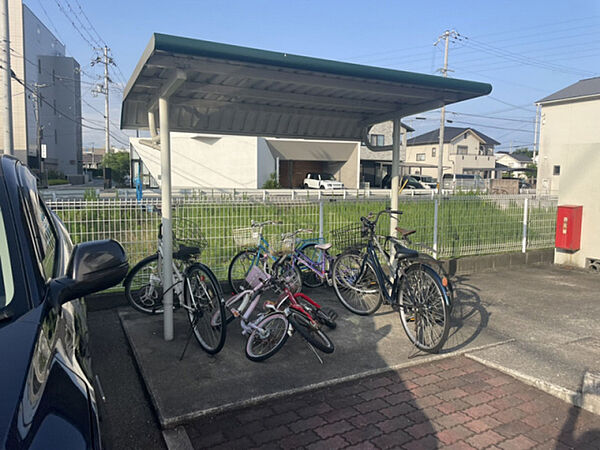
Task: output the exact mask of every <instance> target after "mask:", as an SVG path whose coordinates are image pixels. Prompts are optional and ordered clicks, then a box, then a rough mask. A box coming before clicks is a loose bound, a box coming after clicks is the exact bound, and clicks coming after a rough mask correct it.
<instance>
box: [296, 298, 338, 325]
mask: <svg viewBox="0 0 600 450" xmlns="http://www.w3.org/2000/svg"><path fill="white" fill-rule="evenodd" d="M295 300H296V302H297V303H298V304H299V305H300V306H302V309H304V310H305V311H306V312H307V313H309V314H310V315H311V317H312V318H313V319H316V320H317V321H319V322H321V323H322V324H323V325H326V326H327V327H328V328H331V329H332V330H333V329H334V328H335V327H336V326H337V324H336V323H335V320H333V319H332V318H331V316H330V315H329V314H327V313H326V312H325V311H323V309H322V308H317V307H316V306H315V305H313V304H312V303H310V302H309V301H308V300H305V299H304V298H302V297H298V298H295Z"/></svg>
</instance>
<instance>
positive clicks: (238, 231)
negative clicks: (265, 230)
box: [231, 227, 262, 247]
mask: <svg viewBox="0 0 600 450" xmlns="http://www.w3.org/2000/svg"><path fill="white" fill-rule="evenodd" d="M261 233H262V227H245V228H234V229H233V230H231V234H232V236H233V242H235V245H237V246H238V247H256V246H257V245H258V244H259V243H260V235H261Z"/></svg>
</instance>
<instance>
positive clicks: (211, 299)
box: [184, 263, 227, 355]
mask: <svg viewBox="0 0 600 450" xmlns="http://www.w3.org/2000/svg"><path fill="white" fill-rule="evenodd" d="M192 295H193V298H191V296H192ZM184 301H185V304H186V305H187V306H188V307H190V309H188V308H187V307H186V310H187V312H188V318H189V320H190V325H191V327H192V330H193V332H194V337H195V338H196V340H197V341H198V343H199V344H200V346H201V347H202V349H203V350H204V351H205V352H206V353H209V354H211V355H214V354H215V353H218V352H219V351H221V349H222V348H223V345H224V344H225V335H226V330H227V325H226V324H223V323H219V324H213V323H212V321H211V319H212V317H213V316H214V314H215V313H216V312H217V311H219V314H220V315H221V317H226V316H225V302H224V300H223V295H222V294H221V287H220V285H219V282H218V281H217V278H216V277H215V275H214V274H213V273H212V271H211V270H210V269H209V268H208V267H207V266H205V265H204V264H202V263H195V264H192V265H191V266H190V267H188V269H187V271H186V273H185V286H184Z"/></svg>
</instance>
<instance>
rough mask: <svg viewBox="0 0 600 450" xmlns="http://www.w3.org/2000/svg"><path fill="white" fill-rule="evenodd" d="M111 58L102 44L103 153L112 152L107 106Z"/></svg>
mask: <svg viewBox="0 0 600 450" xmlns="http://www.w3.org/2000/svg"><path fill="white" fill-rule="evenodd" d="M110 61H111V60H110V59H109V58H108V47H107V46H106V45H105V46H104V95H105V97H104V133H105V136H104V140H105V147H106V151H105V154H109V153H112V152H111V151H110V129H109V127H110V120H109V111H110V110H109V107H108V64H109V62H110Z"/></svg>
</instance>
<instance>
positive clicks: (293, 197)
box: [292, 189, 296, 200]
mask: <svg viewBox="0 0 600 450" xmlns="http://www.w3.org/2000/svg"><path fill="white" fill-rule="evenodd" d="M295 194H296V191H295V190H294V189H292V200H294V199H295V198H296V197H295Z"/></svg>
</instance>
